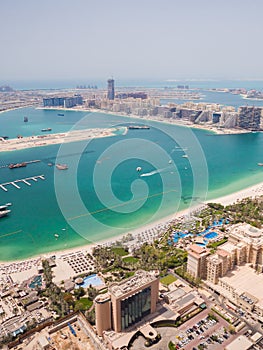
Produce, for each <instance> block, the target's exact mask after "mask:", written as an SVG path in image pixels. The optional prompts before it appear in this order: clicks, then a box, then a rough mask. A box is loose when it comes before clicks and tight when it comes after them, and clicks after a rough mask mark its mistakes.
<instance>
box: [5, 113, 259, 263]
mask: <svg viewBox="0 0 263 350" xmlns="http://www.w3.org/2000/svg"><path fill="white" fill-rule="evenodd" d="M57 110H63V109H61V108H58V109H57ZM70 110H71V111H72V109H70ZM75 111H82V112H100V113H101V112H102V113H108V114H113V115H117V116H118V115H119V116H123V117H127V118H137V119H143V120H152V121H158V122H161V123H166V124H177V125H181V124H178V123H176V121H173V122H172V123H170V122H167V120H163V119H162V118H159V119H158V120H157V119H156V118H152V119H151V118H147V119H146V118H139V117H138V116H127V115H121V114H117V113H111V112H106V111H101V110H83V109H75ZM182 126H187V127H193V125H182ZM195 127H198V128H201V129H204V127H203V126H199V125H198V126H197V125H196V126H195ZM88 130H89V131H91V132H92V133H93V135H91V137H108V136H112V135H113V134H112V133H113V129H105V130H103V129H98V135H100V136H94V130H96V129H88ZM208 130H210V131H211V129H208ZM212 131H213V130H212ZM81 132H84V133H85V138H84V139H87V130H76V131H73V132H71V133H72V134H73V135H72V138H68V135H69V133H61V134H51V135H46V136H51V138H52V137H53V138H54V137H55V138H56V137H57V139H55V141H56V143H62V142H74V141H78V140H79V137H80V134H81ZM246 132H247V131H246ZM74 133H76V134H74ZM79 133H80V134H79ZM63 137H64V138H65V140H69V139H70V141H63ZM25 139H26V138H24V139H22V140H25ZM28 139H29V140H28V142H29V141H30V142H32V138H30V137H29V138H28ZM42 140H44V141H45V142H46V141H48V138H47V137H45V138H43V139H42ZM8 141H14V143H15V144H16V143H18V142H20V141H21V140H17V139H13V140H8ZM8 141H5V142H3V143H2V145H4V144H5V143H7V142H8ZM34 141H35V140H34V139H33V142H34ZM38 141H40V142H41V139H38ZM49 141H50V143H49V144H53V141H54V140H53V141H51V140H49ZM42 142H43V141H42ZM21 144H22V143H21ZM25 144H26V143H25ZM46 145H48V144H46ZM37 146H44V144H41V145H40V144H39V145H37ZM28 147H35V146H33V145H30V146H27V147H22V148H28ZM22 148H20V149H22ZM15 149H17V148H15ZM8 150H10V151H11V150H14V149H8ZM1 151H4V150H2V149H1ZM256 195H263V182H262V183H259V184H257V185H254V186H250V187H248V188H245V189H243V190H240V191H238V192H235V193H232V194H229V195H226V196H223V197H219V198H214V199H211V200H207V201H206V203H208V202H217V203H221V204H223V205H228V204H230V203H234V202H235V201H237V200H239V199H242V198H246V197H251V196H256ZM203 206H204V203H203V204H200V205H199V206H195V207H192V208H188V209H185V210H182V211H179V212H175V213H174V214H171V215H169V216H166V217H164V218H161V219H158V220H157V221H155V222H152V223H147V224H146V225H144V226H142V227H139V228H137V229H134V230H129V231H127V232H126V233H122V234H120V235H117V236H114V237H111V238H108V239H104V240H101V241H98V242H94V243H92V244H87V245H84V246H79V247H76V248H67V249H62V250H59V251H52V252H47V253H44V254H37V255H36V256H32V257H30V258H28V259H22V260H15V261H14V262H19V261H26V260H30V259H34V258H39V257H41V258H43V257H48V256H52V255H56V256H57V257H60V256H61V255H64V254H69V253H74V252H78V251H82V252H91V251H92V249H93V247H94V246H97V245H102V244H106V243H110V242H115V241H117V240H120V239H121V238H122V237H123V236H125V235H126V234H128V233H131V234H133V235H134V236H136V235H137V234H139V233H141V232H143V231H146V230H151V229H153V228H155V227H157V226H160V225H163V226H165V225H168V224H169V223H170V222H171V221H173V220H177V219H183V218H184V217H188V216H189V214H190V213H191V212H193V211H195V210H199V209H200V208H202V207H203ZM11 263H12V261H1V260H0V266H1V265H3V264H11Z"/></svg>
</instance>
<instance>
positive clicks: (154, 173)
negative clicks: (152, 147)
mask: <svg viewBox="0 0 263 350" xmlns="http://www.w3.org/2000/svg"><path fill="white" fill-rule="evenodd" d="M167 169H169V168H163V169H157V170H154V171H151V172H150V173H145V174H141V175H140V177H148V176H153V175H156V174H160V173H162V172H164V171H166V170H167Z"/></svg>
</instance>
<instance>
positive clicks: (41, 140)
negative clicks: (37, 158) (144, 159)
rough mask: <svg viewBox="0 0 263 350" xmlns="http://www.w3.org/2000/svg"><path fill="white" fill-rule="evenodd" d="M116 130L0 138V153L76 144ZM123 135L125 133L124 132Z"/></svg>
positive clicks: (107, 134)
mask: <svg viewBox="0 0 263 350" xmlns="http://www.w3.org/2000/svg"><path fill="white" fill-rule="evenodd" d="M116 131H117V128H108V129H106V128H105V129H100V128H96V129H84V130H73V131H70V132H65V133H58V134H43V135H38V136H30V137H23V138H16V139H9V140H4V139H2V138H0V152H7V151H17V150H21V149H26V148H32V147H42V146H49V145H57V144H61V143H69V142H76V141H82V140H88V139H94V138H101V137H109V136H114V132H116ZM124 133H125V131H124Z"/></svg>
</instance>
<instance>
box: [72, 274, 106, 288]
mask: <svg viewBox="0 0 263 350" xmlns="http://www.w3.org/2000/svg"><path fill="white" fill-rule="evenodd" d="M103 284H104V282H103V280H102V279H101V278H100V277H99V276H98V275H96V274H94V275H90V276H87V277H85V278H83V283H81V284H80V285H78V286H76V288H79V287H82V288H88V287H89V286H90V285H92V287H97V286H102V285H103Z"/></svg>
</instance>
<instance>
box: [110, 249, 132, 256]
mask: <svg viewBox="0 0 263 350" xmlns="http://www.w3.org/2000/svg"><path fill="white" fill-rule="evenodd" d="M111 250H112V251H113V252H114V253H115V254H117V255H120V256H125V255H128V254H129V253H128V251H127V250H125V249H124V248H122V247H114V248H111Z"/></svg>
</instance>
